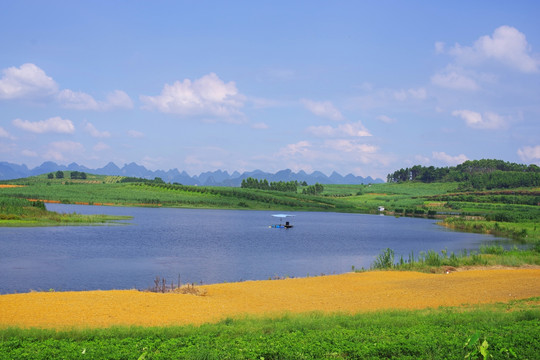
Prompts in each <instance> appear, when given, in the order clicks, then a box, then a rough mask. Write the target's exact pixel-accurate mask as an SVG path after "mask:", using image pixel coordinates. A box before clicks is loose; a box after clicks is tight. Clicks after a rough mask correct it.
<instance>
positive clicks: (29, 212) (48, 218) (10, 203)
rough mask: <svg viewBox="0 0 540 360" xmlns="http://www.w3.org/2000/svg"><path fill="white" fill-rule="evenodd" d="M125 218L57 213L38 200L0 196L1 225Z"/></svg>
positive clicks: (103, 221)
mask: <svg viewBox="0 0 540 360" xmlns="http://www.w3.org/2000/svg"><path fill="white" fill-rule="evenodd" d="M125 219H130V217H128V216H110V215H80V214H58V213H56V212H52V211H47V210H46V209H45V204H44V203H43V202H42V201H39V200H37V201H29V200H26V199H18V198H7V197H1V196H0V225H2V226H53V225H89V224H99V223H106V222H110V221H113V220H125Z"/></svg>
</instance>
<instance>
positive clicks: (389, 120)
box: [377, 115, 396, 124]
mask: <svg viewBox="0 0 540 360" xmlns="http://www.w3.org/2000/svg"><path fill="white" fill-rule="evenodd" d="M377 120H379V121H382V122H384V123H387V124H393V123H395V122H396V119H394V118H391V117H390V116H386V115H379V116H377Z"/></svg>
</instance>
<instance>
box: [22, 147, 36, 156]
mask: <svg viewBox="0 0 540 360" xmlns="http://www.w3.org/2000/svg"><path fill="white" fill-rule="evenodd" d="M21 154H23V155H24V156H28V157H37V156H38V153H37V152H35V151H32V150H27V149H25V150H23V151H21Z"/></svg>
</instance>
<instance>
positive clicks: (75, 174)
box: [47, 170, 86, 180]
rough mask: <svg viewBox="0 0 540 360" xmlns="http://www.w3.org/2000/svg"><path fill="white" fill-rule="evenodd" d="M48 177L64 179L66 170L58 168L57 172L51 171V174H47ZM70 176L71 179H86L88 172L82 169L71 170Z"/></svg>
mask: <svg viewBox="0 0 540 360" xmlns="http://www.w3.org/2000/svg"><path fill="white" fill-rule="evenodd" d="M47 178H49V179H54V178H57V179H63V178H64V172H63V171H61V170H58V171H57V172H55V173H49V174H47ZM70 178H71V179H83V180H84V179H86V173H85V172H82V171H71V174H70Z"/></svg>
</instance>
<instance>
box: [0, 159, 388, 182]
mask: <svg viewBox="0 0 540 360" xmlns="http://www.w3.org/2000/svg"><path fill="white" fill-rule="evenodd" d="M58 170H61V171H64V170H69V171H83V172H88V173H92V174H98V175H115V176H117V175H122V176H132V177H140V178H145V179H154V178H156V177H160V178H162V179H163V181H165V182H171V183H172V182H176V183H180V184H184V185H208V186H209V185H212V186H240V184H241V183H242V180H243V179H247V178H248V177H253V178H256V179H259V180H260V179H267V180H268V181H269V182H279V181H294V180H297V181H300V182H304V181H306V182H307V183H308V184H310V185H312V184H315V183H320V184H368V183H382V182H384V181H383V180H381V179H375V180H374V179H373V178H371V177H370V176H368V177H367V178H363V177H361V176H354V175H352V174H348V175H347V176H345V177H343V176H342V175H340V174H339V173H337V172H336V171H333V172H332V174H331V175H330V176H326V175H325V174H324V173H322V172H320V171H313V172H312V173H311V174H307V173H306V172H305V171H303V170H300V171H298V173H295V172H293V171H292V170H291V169H284V170H280V171H278V172H276V173H273V174H272V173H268V172H264V171H262V170H259V169H257V170H253V171H247V172H243V173H239V172H238V171H234V172H233V173H231V174H229V172H228V171H226V170H225V171H224V170H221V169H218V170H214V171H206V172H203V173H200V174H199V175H194V176H190V175H189V174H188V173H187V172H186V171H185V170H183V171H182V172H180V171H179V170H178V169H170V170H167V171H165V170H156V171H152V170H148V169H147V168H146V167H144V166H143V165H139V164H137V163H135V162H131V163H129V164H124V166H123V167H122V168H119V167H118V166H117V165H116V164H115V163H114V162H112V161H111V162H109V163H107V165H105V166H104V167H102V168H98V169H89V168H87V167H85V166H82V165H79V164H77V163H76V162H72V163H71V164H69V165H68V166H65V165H58V164H56V163H55V162H53V161H45V162H44V163H43V164H41V165H40V166H37V167H35V168H33V169H29V168H28V167H27V166H26V165H17V164H12V163H8V162H0V180H9V179H17V178H24V177H28V176H33V175H40V174H46V173H50V172H55V171H58Z"/></svg>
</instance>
